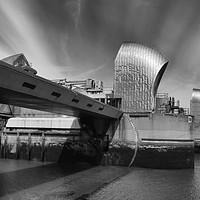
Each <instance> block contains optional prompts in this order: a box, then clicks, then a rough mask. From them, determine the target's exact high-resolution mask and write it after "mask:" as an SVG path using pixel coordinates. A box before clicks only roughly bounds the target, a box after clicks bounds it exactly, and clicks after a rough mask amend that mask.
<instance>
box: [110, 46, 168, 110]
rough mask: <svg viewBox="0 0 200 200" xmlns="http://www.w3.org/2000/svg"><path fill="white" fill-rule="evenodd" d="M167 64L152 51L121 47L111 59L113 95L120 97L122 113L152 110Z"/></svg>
mask: <svg viewBox="0 0 200 200" xmlns="http://www.w3.org/2000/svg"><path fill="white" fill-rule="evenodd" d="M167 64H168V59H167V58H166V57H165V56H164V55H163V54H161V53H159V52H158V51H156V50H154V49H152V48H149V47H146V46H144V45H141V44H136V43H132V42H126V43H124V44H122V46H121V47H120V49H119V51H118V54H117V56H116V59H115V83H114V93H115V96H117V97H120V96H121V97H122V99H123V102H124V103H123V102H122V104H124V105H123V108H124V111H146V110H151V109H152V107H153V98H154V97H155V95H156V93H157V89H158V86H159V83H160V81H161V78H162V76H163V73H164V71H165V69H166V67H167Z"/></svg>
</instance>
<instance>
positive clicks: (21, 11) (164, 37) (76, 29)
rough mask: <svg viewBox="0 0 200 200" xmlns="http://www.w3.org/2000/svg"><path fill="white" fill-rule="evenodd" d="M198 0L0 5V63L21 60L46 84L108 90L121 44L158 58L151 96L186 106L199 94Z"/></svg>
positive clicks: (24, 0)
mask: <svg viewBox="0 0 200 200" xmlns="http://www.w3.org/2000/svg"><path fill="white" fill-rule="evenodd" d="M199 10H200V1H199V0H168V1H166V0H0V26H1V29H0V30H1V31H0V59H1V58H2V59H3V58H4V57H7V56H10V55H14V54H17V53H24V55H25V56H26V58H27V59H28V60H29V62H31V63H32V65H33V67H34V68H35V69H36V70H37V71H38V75H39V76H42V77H44V78H47V79H59V78H67V79H68V80H85V79H87V78H94V79H97V80H102V81H103V82H104V86H105V87H112V85H113V78H114V60H115V57H116V55H117V52H118V50H119V48H120V46H121V45H122V43H123V42H124V41H131V42H134V43H140V44H143V45H146V46H148V47H152V48H154V49H156V50H158V51H159V52H161V53H163V54H164V55H165V56H166V57H167V58H168V59H169V65H168V67H167V69H166V71H165V74H164V76H163V78H162V80H161V83H160V86H159V88H158V92H161V93H169V96H173V97H175V99H176V100H180V102H181V106H182V107H189V103H190V99H191V95H192V89H193V88H200V12H199Z"/></svg>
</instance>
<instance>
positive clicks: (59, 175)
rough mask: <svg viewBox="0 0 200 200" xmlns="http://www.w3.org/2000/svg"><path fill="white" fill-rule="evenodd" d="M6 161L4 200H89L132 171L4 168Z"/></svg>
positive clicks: (16, 164) (0, 174)
mask: <svg viewBox="0 0 200 200" xmlns="http://www.w3.org/2000/svg"><path fill="white" fill-rule="evenodd" d="M12 161H13V162H12ZM5 162H7V165H8V167H5V170H3V167H2V168H1V171H0V182H1V187H0V199H1V200H29V199H30V200H47V199H48V200H51V199H52V200H55V199H56V200H64V199H70V200H71V199H87V197H88V196H89V195H91V194H93V193H94V192H96V191H99V189H102V188H103V187H106V186H107V185H108V184H109V183H111V182H113V181H114V180H117V179H118V178H120V177H122V176H124V175H126V174H128V173H129V172H130V170H131V169H130V168H127V167H118V166H97V167H94V166H91V165H88V164H85V163H79V164H77V165H57V164H53V163H46V164H45V163H41V162H31V161H29V162H28V161H20V160H18V161H16V160H9V159H7V160H3V159H1V160H0V164H1V163H4V164H3V165H4V166H6V164H5ZM39 163H41V164H40V166H39ZM9 166H10V167H9ZM8 168H9V170H8Z"/></svg>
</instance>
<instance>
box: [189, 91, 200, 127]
mask: <svg viewBox="0 0 200 200" xmlns="http://www.w3.org/2000/svg"><path fill="white" fill-rule="evenodd" d="M190 113H191V115H193V116H194V120H195V124H196V125H199V123H200V89H195V88H194V89H193V92H192V98H191V101H190Z"/></svg>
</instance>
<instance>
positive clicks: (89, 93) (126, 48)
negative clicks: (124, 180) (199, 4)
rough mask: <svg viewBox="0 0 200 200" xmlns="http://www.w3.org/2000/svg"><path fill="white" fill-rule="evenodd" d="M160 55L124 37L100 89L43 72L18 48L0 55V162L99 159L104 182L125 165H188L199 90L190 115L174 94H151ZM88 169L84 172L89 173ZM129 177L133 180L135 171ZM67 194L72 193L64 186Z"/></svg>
mask: <svg viewBox="0 0 200 200" xmlns="http://www.w3.org/2000/svg"><path fill="white" fill-rule="evenodd" d="M168 62H169V60H168V59H167V58H166V56H164V55H163V54H162V53H160V52H158V51H156V50H155V49H152V48H149V47H147V46H144V45H141V44H136V43H133V42H125V43H124V44H122V46H121V47H120V49H119V51H118V53H117V56H116V58H115V61H114V83H113V89H111V90H110V91H105V90H104V87H103V82H102V81H100V80H94V79H90V78H88V79H87V80H78V81H70V80H67V79H55V80H47V79H44V78H42V77H40V76H38V75H37V71H36V70H35V69H33V68H32V67H31V65H30V63H29V62H28V60H27V59H26V57H25V55H24V54H17V55H14V56H10V57H7V58H4V59H2V60H1V61H0V93H1V96H0V103H1V105H0V113H1V149H0V155H1V159H2V162H3V163H6V162H10V161H13V162H16V161H22V162H24V161H33V162H37V163H38V162H40V163H41V166H43V165H44V166H46V164H44V163H51V165H52V164H53V163H59V164H61V165H62V166H63V165H64V164H68V166H72V164H74V163H75V164H76V166H80V163H85V164H86V163H87V164H86V165H85V164H84V165H82V164H81V165H82V167H83V166H84V167H83V168H84V170H86V169H89V168H90V167H88V166H89V165H90V164H91V165H92V166H99V167H100V168H98V169H101V170H102V171H101V170H100V171H101V172H102V173H104V171H103V167H104V166H107V167H108V168H107V169H109V170H110V171H109V170H108V171H109V173H110V179H109V181H113V180H114V179H115V178H116V177H119V176H123V175H125V174H127V173H129V172H130V171H129V170H132V168H135V169H137V170H136V171H137V173H138V174H140V172H141V171H140V170H139V169H140V168H139V167H142V168H151V169H152V168H153V169H193V168H194V138H195V134H196V135H197V134H198V131H199V126H198V122H197V120H198V113H199V110H197V109H196V107H198V108H199V104H200V103H199V102H200V100H199V99H200V98H199V96H200V95H199V93H200V92H199V90H198V89H194V91H193V95H192V100H191V106H192V108H191V114H190V113H189V111H188V109H185V108H182V107H181V106H180V102H179V101H176V100H175V98H174V97H169V96H168V94H167V93H162V94H160V93H158V88H159V84H160V82H161V81H162V76H163V74H164V72H165V70H166V69H167V66H168ZM196 148H197V149H198V143H197V142H196ZM37 165H39V164H37ZM118 166H120V167H122V168H120V167H119V168H117V167H118ZM142 168H141V170H142ZM18 169H21V168H20V167H19V166H18ZM122 169H123V170H122ZM41 170H44V169H42V168H41ZM51 170H54V167H53V168H51ZM55 170H57V169H56V168H55ZM79 170H80V169H78V170H77V171H76V170H74V171H73V170H72V169H71V172H72V171H73V173H78V172H79ZM93 170H94V171H92V172H91V174H92V173H94V174H95V173H97V171H95V169H93ZM112 170H113V171H112ZM39 171H40V169H38V173H40V172H39ZM115 172H116V173H117V174H118V176H116V175H114V173H115ZM99 173H100V172H99ZM94 176H95V175H94ZM99 176H101V175H98V178H99ZM147 177H148V176H147ZM133 178H135V179H136V180H137V178H136V177H135V175H133ZM70 180H71V181H75V179H73V178H71V179H70ZM48 181H49V180H47V182H48ZM90 181H91V184H92V183H93V181H94V180H90ZM75 182H76V181H75ZM102 182H103V181H102ZM20 184H21V183H20ZM54 184H55V183H54ZM59 184H60V183H59ZM77 184H78V183H77ZM32 186H33V185H30V187H32ZM44 187H46V186H44ZM48 187H50V186H48ZM90 187H92V186H90ZM92 188H93V189H94V190H96V189H97V188H96V187H92ZM25 189H26V188H25ZM79 189H80V188H79ZM36 190H37V189H33V191H34V195H35V191H36ZM87 190H89V189H88V187H87ZM2 195H5V194H2ZM21 195H22V194H20V197H19V199H20V198H21ZM24 195H25V193H24ZM34 195H33V196H34ZM67 195H68V196H66V197H69V196H71V197H73V199H75V196H76V195H75V194H74V193H73V192H72V193H70V191H68V193H67ZM73 195H74V196H73ZM81 195H82V193H81V192H80V193H79V195H78V196H81ZM95 195H97V194H95ZM95 195H94V196H95ZM78 196H76V198H78ZM86 196H87V195H86ZM11 197H12V195H11ZM23 198H24V199H26V198H25V197H23ZM29 198H30V197H29ZM83 198H85V197H84V196H82V199H83ZM102 198H103V197H102ZM94 199H98V198H97V197H95V198H94Z"/></svg>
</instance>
